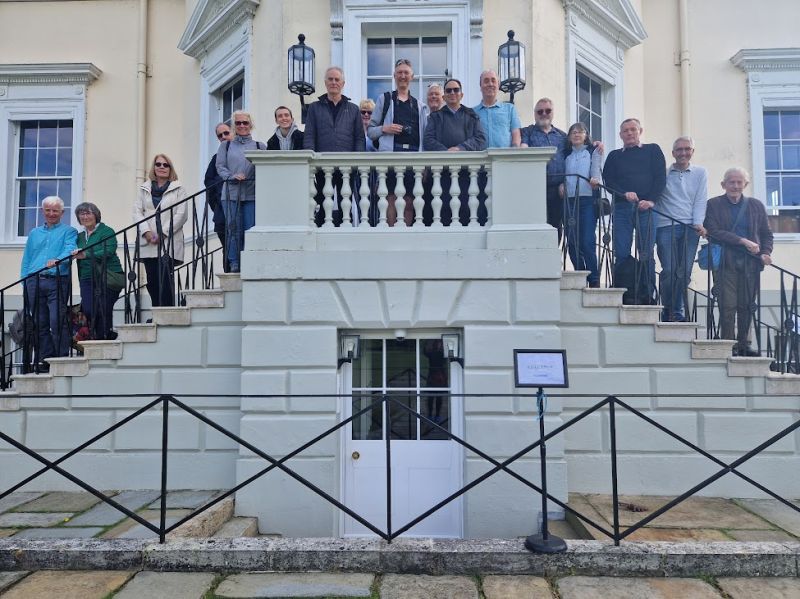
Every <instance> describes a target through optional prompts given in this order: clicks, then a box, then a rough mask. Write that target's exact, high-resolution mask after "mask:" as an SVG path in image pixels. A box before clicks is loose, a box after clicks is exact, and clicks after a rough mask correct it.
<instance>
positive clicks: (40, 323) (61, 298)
mask: <svg viewBox="0 0 800 599" xmlns="http://www.w3.org/2000/svg"><path fill="white" fill-rule="evenodd" d="M69 283H70V278H69V277H68V276H54V277H51V276H39V277H32V278H30V279H28V280H27V281H25V300H26V303H27V310H28V314H29V315H30V317H31V318H32V319H33V323H34V330H35V333H36V336H37V343H38V351H37V352H36V353H37V355H36V356H35V357H34V358H35V360H36V361H37V362H43V361H44V360H45V359H47V358H58V357H63V356H68V355H69V348H70V346H71V345H72V334H71V332H70V323H69V319H68V318H67V310H68V308H67V304H68V303H69Z"/></svg>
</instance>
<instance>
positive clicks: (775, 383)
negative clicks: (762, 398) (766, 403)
mask: <svg viewBox="0 0 800 599" xmlns="http://www.w3.org/2000/svg"><path fill="white" fill-rule="evenodd" d="M766 392H767V395H800V374H788V373H787V374H781V373H779V372H770V373H769V374H768V375H767V387H766Z"/></svg>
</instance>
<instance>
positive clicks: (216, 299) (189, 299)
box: [183, 289, 225, 308]
mask: <svg viewBox="0 0 800 599" xmlns="http://www.w3.org/2000/svg"><path fill="white" fill-rule="evenodd" d="M183 297H184V298H185V299H186V307H187V308H224V307H225V292H224V291H223V290H222V289H190V290H188V291H184V292H183Z"/></svg>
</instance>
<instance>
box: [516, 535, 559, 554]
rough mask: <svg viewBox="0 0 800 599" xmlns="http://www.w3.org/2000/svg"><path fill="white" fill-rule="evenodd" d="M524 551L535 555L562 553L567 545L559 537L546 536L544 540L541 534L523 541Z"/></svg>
mask: <svg viewBox="0 0 800 599" xmlns="http://www.w3.org/2000/svg"><path fill="white" fill-rule="evenodd" d="M525 549H527V550H528V551H533V552H535V553H564V552H565V551H566V550H567V543H566V542H565V541H564V539H562V538H560V537H556V536H553V535H547V538H546V539H545V538H544V537H543V536H542V535H541V534H536V535H531V536H529V537H528V538H527V539H525Z"/></svg>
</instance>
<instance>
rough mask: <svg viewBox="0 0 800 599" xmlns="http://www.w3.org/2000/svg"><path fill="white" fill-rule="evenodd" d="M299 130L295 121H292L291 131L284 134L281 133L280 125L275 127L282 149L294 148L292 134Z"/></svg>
mask: <svg viewBox="0 0 800 599" xmlns="http://www.w3.org/2000/svg"><path fill="white" fill-rule="evenodd" d="M295 131H297V125H295V123H294V121H292V126H291V127H289V131H288V132H287V133H286V135H285V136H284V135H283V133H281V128H280V127H275V137H277V138H278V143H279V144H280V149H281V150H291V149H292V134H293V133H294V132H295Z"/></svg>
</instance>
